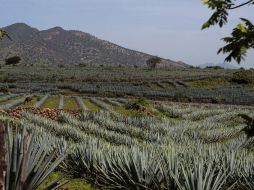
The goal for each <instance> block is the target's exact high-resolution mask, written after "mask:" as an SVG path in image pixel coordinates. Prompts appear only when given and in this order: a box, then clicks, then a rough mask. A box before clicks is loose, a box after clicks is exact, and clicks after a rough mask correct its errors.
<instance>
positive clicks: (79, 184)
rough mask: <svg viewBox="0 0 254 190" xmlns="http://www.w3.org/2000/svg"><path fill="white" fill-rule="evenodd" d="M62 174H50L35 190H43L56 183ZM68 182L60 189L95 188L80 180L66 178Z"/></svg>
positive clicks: (85, 189) (80, 189)
mask: <svg viewBox="0 0 254 190" xmlns="http://www.w3.org/2000/svg"><path fill="white" fill-rule="evenodd" d="M62 175H63V174H62V173H60V172H54V173H52V174H51V175H50V176H49V177H48V178H47V179H46V180H45V181H44V182H43V183H42V184H41V186H40V187H39V188H38V189H37V190H44V189H45V188H46V187H47V186H48V185H50V184H51V183H52V182H54V181H56V180H57V179H58V178H59V177H61V176H62ZM67 180H69V182H68V183H67V184H65V185H64V186H62V187H61V189H68V190H95V189H97V188H94V187H92V186H91V185H89V184H87V183H86V182H85V181H84V180H82V179H72V178H67Z"/></svg>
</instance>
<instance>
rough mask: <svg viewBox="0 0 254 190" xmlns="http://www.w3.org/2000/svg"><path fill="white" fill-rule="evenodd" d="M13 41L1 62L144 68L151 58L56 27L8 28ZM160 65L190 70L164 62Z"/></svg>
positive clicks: (0, 49)
mask: <svg viewBox="0 0 254 190" xmlns="http://www.w3.org/2000/svg"><path fill="white" fill-rule="evenodd" d="M5 30H6V31H7V32H9V34H10V36H11V37H12V39H13V41H9V40H3V41H2V42H1V44H0V60H4V59H5V58H7V57H9V56H13V55H19V56H20V57H21V58H22V62H23V63H28V64H34V63H49V64H80V63H85V64H89V65H101V64H105V65H126V66H133V65H138V66H144V65H145V61H146V60H147V59H148V58H149V57H150V56H151V55H148V54H145V53H142V52H138V51H133V50H130V49H126V48H123V47H120V46H118V45H116V44H113V43H110V42H108V41H105V40H101V39H98V38H97V37H95V36H92V35H90V34H88V33H84V32H81V31H75V30H64V29H63V28H61V27H54V28H51V29H48V30H43V31H39V30H38V29H35V28H32V27H30V26H28V25H26V24H23V23H17V24H13V25H10V26H7V27H5ZM161 66H168V67H181V68H185V67H189V66H188V65H187V64H185V63H183V62H175V61H172V60H167V59H163V60H162V63H161Z"/></svg>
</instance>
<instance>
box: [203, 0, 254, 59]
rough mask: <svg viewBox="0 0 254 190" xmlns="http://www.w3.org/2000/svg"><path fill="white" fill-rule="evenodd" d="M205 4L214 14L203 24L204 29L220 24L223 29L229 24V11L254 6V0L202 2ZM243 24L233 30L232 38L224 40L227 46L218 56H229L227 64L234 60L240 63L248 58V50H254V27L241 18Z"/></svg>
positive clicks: (210, 0) (209, 0)
mask: <svg viewBox="0 0 254 190" xmlns="http://www.w3.org/2000/svg"><path fill="white" fill-rule="evenodd" d="M202 1H203V3H204V4H205V5H206V6H208V8H209V9H212V10H213V11H214V13H213V14H212V16H211V17H210V18H209V19H208V21H207V22H206V23H204V24H203V26H202V29H206V28H209V27H210V26H213V25H216V24H218V25H219V26H220V27H223V26H224V25H225V24H226V23H227V22H228V16H229V11H230V10H234V9H238V8H241V7H244V6H253V5H254V0H246V1H245V2H240V3H239V1H237V0H202ZM240 20H241V22H240V23H239V24H238V25H237V26H236V27H235V28H233V31H232V33H231V36H229V37H225V38H223V39H222V40H223V41H224V42H225V43H226V45H225V46H224V47H222V48H220V49H219V51H218V54H220V53H223V54H228V55H227V57H226V58H225V61H226V62H231V61H232V59H234V60H236V61H237V62H238V63H240V62H241V61H242V60H244V59H245V57H246V56H247V50H249V49H254V25H253V24H252V22H251V21H249V20H247V19H246V18H240Z"/></svg>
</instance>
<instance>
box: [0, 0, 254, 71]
mask: <svg viewBox="0 0 254 190" xmlns="http://www.w3.org/2000/svg"><path fill="white" fill-rule="evenodd" d="M240 2H241V0H240ZM0 3H1V6H0V12H1V20H0V26H7V25H10V24H13V23H16V22H24V23H26V24H28V25H30V26H33V27H35V28H38V29H41V30H42V29H48V28H51V27H54V26H61V27H63V28H64V29H76V30H81V31H84V32H88V33H90V34H93V35H95V36H97V37H99V38H101V39H104V40H108V41H111V42H113V43H116V44H118V45H121V46H124V47H127V48H130V49H134V50H138V51H142V52H145V53H149V54H152V55H158V56H161V57H163V58H169V59H173V60H176V61H178V60H181V61H184V62H186V63H188V64H192V65H200V64H203V63H208V62H209V63H210V62H212V63H221V62H223V60H224V58H225V56H223V55H222V56H218V55H217V54H216V52H217V50H218V48H219V47H221V46H222V45H223V42H221V41H220V39H221V38H222V37H225V36H227V35H228V34H230V32H231V29H232V27H233V26H235V25H236V24H237V22H238V21H239V17H247V18H249V19H251V20H252V21H254V14H253V10H254V7H253V6H252V7H246V8H242V9H239V10H235V11H232V12H231V16H230V22H229V23H228V25H227V26H226V27H224V28H223V29H221V28H218V27H214V28H211V29H209V30H205V31H201V30H200V28H201V25H202V24H203V23H204V22H205V21H206V20H207V19H208V17H209V16H210V14H211V12H210V11H209V10H208V9H207V8H206V7H205V6H204V5H202V3H201V0H0ZM243 65H246V66H247V67H254V51H253V50H252V51H250V52H249V54H248V58H247V59H246V61H245V63H243ZM243 65H242V66H243Z"/></svg>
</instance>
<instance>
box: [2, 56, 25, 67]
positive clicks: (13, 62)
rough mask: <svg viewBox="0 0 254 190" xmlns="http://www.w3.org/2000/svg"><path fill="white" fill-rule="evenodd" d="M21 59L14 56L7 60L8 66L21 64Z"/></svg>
mask: <svg viewBox="0 0 254 190" xmlns="http://www.w3.org/2000/svg"><path fill="white" fill-rule="evenodd" d="M20 60H21V58H20V57H19V56H13V57H9V58H7V59H5V64H6V65H16V64H18V63H19V62H20Z"/></svg>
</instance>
